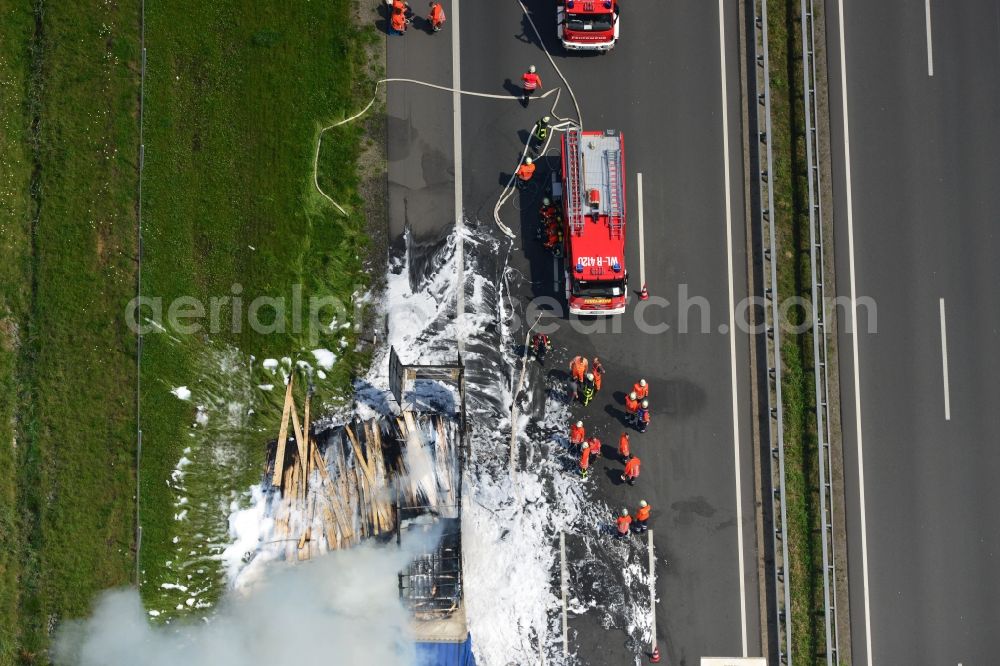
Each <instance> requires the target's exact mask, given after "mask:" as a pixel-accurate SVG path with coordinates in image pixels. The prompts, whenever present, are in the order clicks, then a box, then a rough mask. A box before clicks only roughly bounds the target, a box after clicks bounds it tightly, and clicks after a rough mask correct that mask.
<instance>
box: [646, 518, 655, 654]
mask: <svg viewBox="0 0 1000 666" xmlns="http://www.w3.org/2000/svg"><path fill="white" fill-rule="evenodd" d="M647 534H649V540H648V542H647V543H648V546H649V614H650V624H651V629H650V631H651V635H652V639H651V641H652V645H651V646H650V648H649V649H650V652H652V651H655V650H656V557H655V555H654V554H653V530H649V531H648V532H647Z"/></svg>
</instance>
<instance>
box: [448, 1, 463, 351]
mask: <svg viewBox="0 0 1000 666" xmlns="http://www.w3.org/2000/svg"><path fill="white" fill-rule="evenodd" d="M458 5H459V2H458V0H455V2H453V3H451V16H450V17H449V18H450V21H451V87H452V91H453V92H452V93H451V106H452V131H453V141H454V143H453V151H454V153H455V232H456V236H457V238H456V239H455V272H456V276H455V277H456V279H457V280H458V286H457V288H456V291H457V292H458V299H457V303H456V319H458V320H459V331H461V330H463V326H462V324H461V319H462V317H463V316H464V315H465V247H464V245H465V233H464V232H465V219H464V215H463V207H464V203H463V201H462V93H461V92H459V91H460V90H462V62H461V57H460V53H461V49H460V48H459V22H458ZM457 337H458V340H457V342H458V351H459V353H464V352H465V340H464V339H462V334H461V333H459V334H458V336H457Z"/></svg>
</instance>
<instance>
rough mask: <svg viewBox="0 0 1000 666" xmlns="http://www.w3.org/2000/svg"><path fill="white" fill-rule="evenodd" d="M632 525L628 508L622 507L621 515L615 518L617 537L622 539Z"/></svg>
mask: <svg viewBox="0 0 1000 666" xmlns="http://www.w3.org/2000/svg"><path fill="white" fill-rule="evenodd" d="M631 525H632V516H630V515H629V513H628V509H622V512H621V515H620V516H618V520H617V527H618V532H617V535H616V536H617V537H618V538H619V539H624V538H625V537H627V536H628V532H629V528H630V527H631Z"/></svg>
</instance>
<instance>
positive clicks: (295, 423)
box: [292, 398, 306, 473]
mask: <svg viewBox="0 0 1000 666" xmlns="http://www.w3.org/2000/svg"><path fill="white" fill-rule="evenodd" d="M297 412H298V409H296V407H295V398H292V428H293V431H294V433H295V445H296V446H298V448H299V467H301V468H302V472H303V473H305V471H306V468H305V464H306V438H305V435H303V434H302V425H301V424H300V423H299V415H298V413H297Z"/></svg>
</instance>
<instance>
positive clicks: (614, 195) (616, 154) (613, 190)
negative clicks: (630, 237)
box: [604, 149, 625, 238]
mask: <svg viewBox="0 0 1000 666" xmlns="http://www.w3.org/2000/svg"><path fill="white" fill-rule="evenodd" d="M604 155H605V160H606V161H607V164H608V218H609V221H610V224H611V237H612V238H621V237H622V229H623V228H624V226H625V216H624V215H623V214H622V199H623V198H624V193H623V192H622V181H621V159H620V158H621V150H620V149H618V150H608V151H606V152H605V153H604Z"/></svg>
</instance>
